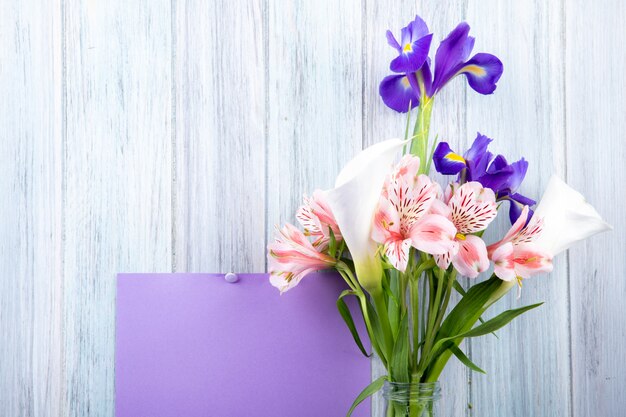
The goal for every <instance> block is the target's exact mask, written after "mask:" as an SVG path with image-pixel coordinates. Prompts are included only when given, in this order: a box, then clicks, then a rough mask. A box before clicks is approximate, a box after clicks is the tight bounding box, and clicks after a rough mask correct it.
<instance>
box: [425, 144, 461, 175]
mask: <svg viewBox="0 0 626 417" xmlns="http://www.w3.org/2000/svg"><path fill="white" fill-rule="evenodd" d="M433 162H434V163H435V169H436V170H437V172H439V173H440V174H443V175H456V174H458V173H459V172H461V170H462V169H463V168H465V159H464V158H463V157H462V156H461V155H459V154H457V153H454V152H453V151H452V149H450V145H448V143H447V142H439V144H438V145H437V148H436V149H435V152H434V153H433Z"/></svg>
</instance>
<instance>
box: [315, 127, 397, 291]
mask: <svg viewBox="0 0 626 417" xmlns="http://www.w3.org/2000/svg"><path fill="white" fill-rule="evenodd" d="M406 143H407V141H403V140H400V139H390V140H386V141H384V142H380V143H377V144H375V145H372V146H370V147H368V148H366V149H364V150H363V151H361V153H359V154H358V155H357V156H356V157H354V158H353V159H352V160H351V161H350V162H348V163H347V164H346V166H345V167H344V168H343V169H342V170H341V172H340V173H339V175H338V176H337V180H336V181H335V188H334V189H332V190H328V191H326V196H327V201H328V204H329V206H330V208H331V210H332V212H333V215H334V216H335V219H336V220H337V224H338V226H339V230H340V231H341V235H342V236H343V239H344V240H345V242H346V244H347V246H348V249H350V254H351V255H352V260H353V261H354V266H355V269H356V274H357V278H358V280H359V282H360V283H361V285H362V286H363V287H364V288H365V289H366V290H367V291H369V292H370V293H377V292H379V291H380V290H381V288H382V287H381V278H382V274H383V268H382V265H381V262H380V259H379V258H378V256H377V255H376V250H377V247H378V246H377V244H376V242H374V241H373V240H372V238H371V231H372V220H373V218H374V212H375V211H376V207H377V206H378V201H379V199H380V195H381V191H382V189H383V185H384V183H385V178H386V177H387V175H388V174H389V173H390V172H391V169H392V164H393V163H394V161H395V159H396V156H397V155H398V152H399V151H400V149H402V147H403V146H404V145H405V144H406Z"/></svg>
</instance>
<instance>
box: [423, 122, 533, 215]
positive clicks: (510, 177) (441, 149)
mask: <svg viewBox="0 0 626 417" xmlns="http://www.w3.org/2000/svg"><path fill="white" fill-rule="evenodd" d="M491 141H492V139H489V138H488V137H487V136H485V135H481V134H480V133H478V136H476V139H475V140H474V143H473V144H472V146H471V147H470V149H468V150H467V152H465V153H464V154H463V156H461V155H459V154H457V153H455V152H454V151H453V150H452V149H450V145H448V143H446V142H440V143H439V144H438V145H437V148H436V149H435V152H434V154H433V162H434V163H435V169H436V170H437V172H439V173H441V174H444V175H457V174H458V175H459V178H458V180H459V182H466V181H478V182H479V183H481V184H482V185H483V186H484V187H487V188H491V189H492V190H493V191H494V193H495V194H496V200H497V201H505V200H506V201H509V202H510V204H511V206H510V209H509V219H510V220H511V223H515V221H516V220H517V218H518V217H519V216H520V214H521V212H522V209H523V208H524V206H532V205H533V204H535V203H536V202H535V201H534V200H532V199H530V198H528V197H526V196H523V195H521V194H519V193H517V189H518V188H519V186H520V185H521V183H522V181H523V180H524V177H525V176H526V171H527V170H528V162H527V161H526V160H525V159H524V158H522V159H520V160H519V161H516V162H513V163H511V164H509V163H508V162H507V160H506V158H505V157H504V156H502V155H496V156H494V155H493V154H492V153H491V152H489V151H488V150H487V147H488V146H489V143H491ZM531 215H532V211H531ZM529 219H530V216H529Z"/></svg>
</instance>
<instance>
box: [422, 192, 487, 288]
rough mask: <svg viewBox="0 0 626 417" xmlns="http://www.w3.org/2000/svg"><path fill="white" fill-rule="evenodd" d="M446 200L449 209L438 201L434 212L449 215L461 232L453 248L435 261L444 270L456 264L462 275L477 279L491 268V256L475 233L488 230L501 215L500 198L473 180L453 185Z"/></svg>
mask: <svg viewBox="0 0 626 417" xmlns="http://www.w3.org/2000/svg"><path fill="white" fill-rule="evenodd" d="M445 198H446V200H447V202H448V204H447V206H446V205H445V204H443V202H441V201H438V202H437V203H435V204H434V205H433V210H432V211H433V212H435V213H439V214H443V215H445V216H447V217H448V218H449V219H450V220H451V221H452V224H454V227H456V230H457V232H456V236H455V239H454V245H453V246H452V248H451V249H450V250H449V251H448V252H446V253H444V254H441V255H435V261H436V262H437V266H439V267H440V268H442V269H447V268H448V267H449V266H450V263H452V265H454V268H455V269H456V270H457V271H458V272H459V273H460V274H461V275H464V276H466V277H468V278H476V277H477V276H478V275H479V274H480V273H481V272H483V271H486V270H487V269H488V268H489V257H488V256H487V247H486V245H485V242H484V241H483V240H482V239H481V238H480V237H478V236H475V235H473V233H477V232H480V231H483V230H485V229H486V228H487V226H489V223H491V221H492V220H493V219H494V218H495V217H496V215H497V214H498V208H497V205H496V196H495V194H494V192H493V190H491V189H490V188H485V187H483V186H482V185H481V184H480V183H479V182H476V181H472V182H468V183H465V184H463V185H461V186H460V187H459V186H458V184H451V185H450V186H448V189H447V190H446V196H445Z"/></svg>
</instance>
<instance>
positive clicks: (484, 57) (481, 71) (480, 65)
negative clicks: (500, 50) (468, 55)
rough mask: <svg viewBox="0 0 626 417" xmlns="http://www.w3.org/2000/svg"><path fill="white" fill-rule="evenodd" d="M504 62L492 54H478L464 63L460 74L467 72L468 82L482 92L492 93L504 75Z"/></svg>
mask: <svg viewBox="0 0 626 417" xmlns="http://www.w3.org/2000/svg"><path fill="white" fill-rule="evenodd" d="M502 71H503V65H502V62H501V61H500V60H499V59H498V58H497V57H495V56H494V55H491V54H482V53H481V54H476V55H474V56H473V57H472V59H470V60H469V61H467V62H466V63H465V65H463V67H462V68H461V69H460V70H459V74H465V76H466V77H467V82H468V83H469V85H470V87H472V88H473V89H474V90H475V91H476V92H478V93H480V94H491V93H493V92H494V91H495V89H496V83H497V82H498V80H499V79H500V77H501V76H502Z"/></svg>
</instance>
